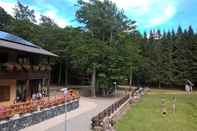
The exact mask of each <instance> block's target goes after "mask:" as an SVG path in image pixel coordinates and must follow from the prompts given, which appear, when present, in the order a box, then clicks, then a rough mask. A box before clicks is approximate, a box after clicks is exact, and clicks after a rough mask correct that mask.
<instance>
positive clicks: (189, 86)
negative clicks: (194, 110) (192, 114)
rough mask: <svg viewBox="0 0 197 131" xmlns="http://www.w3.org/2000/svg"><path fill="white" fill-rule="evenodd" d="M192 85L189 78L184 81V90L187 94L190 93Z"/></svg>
mask: <svg viewBox="0 0 197 131" xmlns="http://www.w3.org/2000/svg"><path fill="white" fill-rule="evenodd" d="M193 86H194V84H193V83H192V82H191V81H190V80H187V81H186V84H185V91H186V92H187V94H191V93H192V87H193Z"/></svg>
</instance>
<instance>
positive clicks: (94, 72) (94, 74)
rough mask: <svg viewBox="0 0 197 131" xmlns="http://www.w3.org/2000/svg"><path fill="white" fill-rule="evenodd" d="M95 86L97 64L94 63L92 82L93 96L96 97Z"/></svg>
mask: <svg viewBox="0 0 197 131" xmlns="http://www.w3.org/2000/svg"><path fill="white" fill-rule="evenodd" d="M95 86H96V67H95V65H93V71H92V83H91V95H92V97H96V93H95Z"/></svg>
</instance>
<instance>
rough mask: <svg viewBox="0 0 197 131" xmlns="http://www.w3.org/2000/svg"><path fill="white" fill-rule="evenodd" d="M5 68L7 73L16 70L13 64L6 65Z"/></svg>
mask: <svg viewBox="0 0 197 131" xmlns="http://www.w3.org/2000/svg"><path fill="white" fill-rule="evenodd" d="M3 66H4V67H5V69H6V71H8V72H12V71H14V69H15V65H14V64H11V63H5V64H4V65H3Z"/></svg>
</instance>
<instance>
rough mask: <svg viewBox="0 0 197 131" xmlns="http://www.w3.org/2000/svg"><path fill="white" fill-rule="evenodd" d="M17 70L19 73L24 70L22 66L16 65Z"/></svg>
mask: <svg viewBox="0 0 197 131" xmlns="http://www.w3.org/2000/svg"><path fill="white" fill-rule="evenodd" d="M15 69H16V70H17V71H21V70H22V69H23V68H22V66H21V65H20V64H15Z"/></svg>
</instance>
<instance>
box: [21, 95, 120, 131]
mask: <svg viewBox="0 0 197 131" xmlns="http://www.w3.org/2000/svg"><path fill="white" fill-rule="evenodd" d="M117 100H118V98H86V97H81V98H80V107H79V108H78V109H77V110H74V111H71V112H69V113H67V114H63V115H60V116H57V117H54V118H52V119H49V120H46V121H43V122H41V123H39V124H37V125H33V126H30V127H28V128H25V129H23V130H22V131H91V129H90V128H91V118H92V117H93V116H95V115H97V114H98V113H99V112H101V111H102V110H104V109H105V108H106V107H108V106H109V105H111V104H112V103H114V102H115V101H117Z"/></svg>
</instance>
